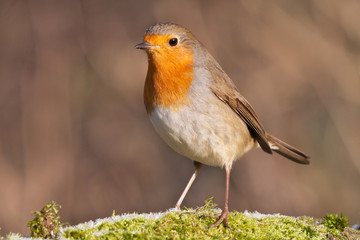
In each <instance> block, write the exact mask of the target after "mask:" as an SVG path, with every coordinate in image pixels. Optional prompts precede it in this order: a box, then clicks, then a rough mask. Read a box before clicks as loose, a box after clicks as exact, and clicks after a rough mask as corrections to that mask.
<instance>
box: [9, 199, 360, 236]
mask: <svg viewBox="0 0 360 240" xmlns="http://www.w3.org/2000/svg"><path fill="white" fill-rule="evenodd" d="M220 211H221V210H220V209H218V208H216V207H215V206H214V204H212V203H211V201H208V202H207V203H206V204H205V205H204V206H202V207H199V208H196V209H185V210H182V211H176V210H173V209H171V210H169V211H167V212H162V213H150V214H124V215H121V216H115V215H113V216H112V217H109V218H105V219H98V220H96V221H89V222H86V223H83V224H79V225H76V226H69V227H60V229H59V233H58V235H57V236H55V237H54V236H53V237H54V238H56V239H60V238H61V239H63V238H68V239H360V231H356V230H354V229H349V228H345V229H344V231H342V230H340V229H338V228H336V227H332V226H328V224H326V220H325V219H322V220H315V219H313V218H311V217H289V216H283V215H279V214H276V215H265V214H260V213H257V212H255V213H249V212H247V211H245V212H243V213H241V212H236V211H235V212H231V213H230V214H229V225H230V227H231V229H228V228H225V227H224V226H223V225H220V226H218V227H216V228H211V229H207V227H208V226H209V225H210V224H212V223H214V222H215V221H216V219H213V218H210V217H204V216H203V215H204V214H218V213H220ZM331 219H332V220H334V219H336V218H335V216H332V217H331ZM7 237H8V238H9V239H19V238H22V237H21V236H20V235H18V234H10V235H8V236H7Z"/></svg>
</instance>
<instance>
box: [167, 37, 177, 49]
mask: <svg viewBox="0 0 360 240" xmlns="http://www.w3.org/2000/svg"><path fill="white" fill-rule="evenodd" d="M177 44H178V39H177V38H172V39H170V40H169V45H170V46H172V47H174V46H176V45H177Z"/></svg>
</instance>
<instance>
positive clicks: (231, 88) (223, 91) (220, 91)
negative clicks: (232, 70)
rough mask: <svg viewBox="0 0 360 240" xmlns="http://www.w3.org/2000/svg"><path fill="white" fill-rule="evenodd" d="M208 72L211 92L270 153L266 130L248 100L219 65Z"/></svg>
mask: <svg viewBox="0 0 360 240" xmlns="http://www.w3.org/2000/svg"><path fill="white" fill-rule="evenodd" d="M210 72H211V73H212V77H213V79H214V82H213V87H212V91H213V93H214V94H215V95H216V96H217V97H218V98H219V99H220V100H221V101H223V102H224V103H225V104H227V105H228V106H229V107H230V108H231V109H232V110H233V111H234V112H235V113H236V114H237V115H238V116H239V117H240V118H241V119H242V120H243V121H244V122H245V123H246V125H247V126H248V129H249V131H250V134H251V136H252V137H253V138H254V139H256V141H257V142H258V143H259V144H260V146H261V148H262V149H263V150H264V151H265V152H267V153H272V150H271V148H270V145H269V143H268V141H267V139H266V132H265V130H264V128H263V127H262V125H261V123H260V121H259V119H258V117H257V116H256V114H255V111H254V110H253V108H252V107H251V105H250V104H249V102H248V101H247V100H246V99H245V98H244V97H243V96H241V94H240V93H239V92H238V90H237V89H236V87H235V85H234V84H233V82H232V81H231V79H230V78H229V77H228V76H227V75H226V73H225V72H224V71H223V70H222V69H221V68H220V66H214V68H213V69H211V71H210Z"/></svg>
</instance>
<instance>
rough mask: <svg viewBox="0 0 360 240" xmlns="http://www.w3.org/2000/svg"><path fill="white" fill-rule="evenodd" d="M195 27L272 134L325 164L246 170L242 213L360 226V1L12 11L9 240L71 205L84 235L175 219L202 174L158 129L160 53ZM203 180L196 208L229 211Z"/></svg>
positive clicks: (1, 57) (6, 111)
mask: <svg viewBox="0 0 360 240" xmlns="http://www.w3.org/2000/svg"><path fill="white" fill-rule="evenodd" d="M164 21H170V22H176V23H178V24H181V25H183V26H186V27H188V28H189V29H191V31H192V32H193V33H194V34H195V35H196V36H197V37H198V38H199V39H200V41H201V42H202V43H203V44H204V45H205V46H206V47H207V48H208V50H209V51H210V52H211V53H212V54H213V55H214V57H215V58H216V59H217V60H218V62H219V63H220V64H221V65H222V67H223V68H224V70H225V71H226V72H227V73H228V74H229V76H230V77H231V78H232V79H233V80H234V82H235V84H236V85H237V86H238V88H239V89H240V91H241V93H242V94H243V95H244V96H245V97H246V98H247V99H248V100H249V101H250V103H251V104H252V105H253V107H254V108H255V110H256V112H257V113H258V115H259V117H260V119H261V120H262V123H263V125H264V126H265V128H266V129H267V130H268V131H269V132H271V133H272V134H274V135H275V136H277V137H279V138H280V139H282V140H285V141H287V142H289V143H291V144H292V145H294V146H296V147H298V148H300V149H302V150H303V151H304V152H306V153H308V154H309V155H311V157H312V159H311V165H309V166H302V165H297V164H295V163H293V162H290V161H288V160H285V159H283V158H282V157H280V156H279V155H273V156H272V155H268V154H265V153H263V152H262V151H261V150H255V151H252V152H250V153H248V154H246V155H245V156H244V157H243V158H242V159H241V160H239V161H237V162H236V164H235V165H234V167H233V170H232V175H231V186H230V209H231V210H237V211H243V210H245V209H247V210H250V211H255V210H256V211H259V212H263V213H281V214H289V215H295V216H299V215H311V216H314V217H322V216H324V215H325V214H327V213H340V212H343V213H344V214H345V215H346V216H348V217H349V219H350V223H351V224H354V223H359V222H360V134H359V133H360V127H359V124H360V94H359V90H360V27H359V23H360V2H359V1H356V0H353V1H351V0H349V1H335V0H329V1H316V0H305V1H286V0H282V1H281V0H278V1H265V0H264V1H259V0H254V1H235V0H233V1H208V0H206V1H205V0H203V1H193V0H188V1H181V2H180V1H173V0H171V1H166V0H159V1H145V0H134V1H117V0H111V1H110V0H106V1H95V0H89V1H87V0H86V1H85V0H83V1H75V0H62V1H55V0H50V1H49V0H32V1H30V0H29V1H17V0H1V1H0V83H1V86H0V116H1V117H0V228H1V230H0V235H2V236H4V235H5V234H7V233H8V232H10V231H11V232H20V233H23V234H28V233H29V231H28V229H27V228H26V223H27V221H29V220H30V219H32V214H31V212H32V211H34V210H39V209H40V208H41V207H43V206H44V205H45V204H46V203H48V202H50V201H53V200H54V201H56V202H57V203H59V204H60V205H62V209H61V211H60V215H61V219H62V221H64V222H69V223H70V224H76V223H80V222H83V221H88V220H94V219H96V218H103V217H107V216H110V215H111V214H112V211H113V210H115V211H116V213H117V214H121V213H126V212H150V211H153V212H154V211H163V210H166V209H169V208H171V207H173V206H174V204H175V202H176V200H177V198H178V197H179V195H180V193H181V191H182V190H183V188H184V186H185V185H186V183H187V181H188V179H189V177H190V176H191V174H192V172H193V166H192V163H191V161H189V160H188V159H186V158H184V157H182V156H179V155H178V154H177V153H175V152H174V151H173V150H171V149H170V148H169V147H168V146H167V145H166V144H165V143H164V142H163V141H162V140H161V139H160V137H159V136H158V135H157V134H156V133H155V131H154V129H153V128H152V126H151V123H150V122H149V120H148V119H147V115H146V113H145V109H144V106H143V102H142V91H143V84H144V78H145V75H146V69H147V59H146V54H145V53H144V52H142V51H138V50H135V48H134V46H135V44H137V43H140V42H141V41H142V36H143V32H144V31H145V29H146V28H147V27H148V26H150V25H152V24H154V23H157V22H164ZM224 184H225V174H224V171H223V170H221V169H219V168H211V167H205V168H203V170H202V172H201V173H200V176H199V178H198V179H197V181H196V182H195V183H194V185H193V187H192V188H191V190H190V192H189V194H188V196H187V198H186V199H185V202H184V205H185V206H188V207H196V206H200V205H202V203H203V201H204V200H205V199H207V198H209V197H211V196H214V197H215V198H216V200H215V201H216V202H217V203H218V204H219V205H220V206H222V205H223V201H224Z"/></svg>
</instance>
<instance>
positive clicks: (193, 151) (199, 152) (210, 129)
mask: <svg viewBox="0 0 360 240" xmlns="http://www.w3.org/2000/svg"><path fill="white" fill-rule="evenodd" d="M203 97H204V96H203ZM206 99H207V101H206V102H201V101H196V102H191V103H190V104H189V105H184V106H183V107H180V108H177V109H174V110H173V109H171V108H162V107H155V109H154V111H153V112H152V113H151V114H150V119H151V122H152V124H153V125H154V127H155V129H156V131H157V132H158V134H160V136H161V137H162V138H163V139H164V141H165V142H166V143H167V144H168V145H169V146H170V147H172V148H173V149H174V150H175V151H176V152H178V153H180V154H182V155H184V156H186V157H188V158H190V159H192V160H194V161H197V162H200V163H203V164H206V165H210V166H219V167H224V166H225V165H228V166H230V167H231V164H232V162H233V161H234V160H236V159H237V158H239V157H240V156H242V155H243V154H244V153H246V152H247V151H248V150H250V149H252V148H253V147H254V146H256V145H257V144H256V143H255V142H254V141H253V139H252V138H251V137H250V134H249V131H248V129H247V126H246V125H245V123H243V122H242V121H241V120H240V118H239V117H238V116H237V115H236V114H235V113H234V112H233V111H232V110H231V109H230V108H229V107H228V106H226V105H225V104H224V103H223V102H221V101H220V100H219V99H217V97H216V96H215V95H213V94H211V95H208V97H207V98H206ZM209 102H210V103H209Z"/></svg>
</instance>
